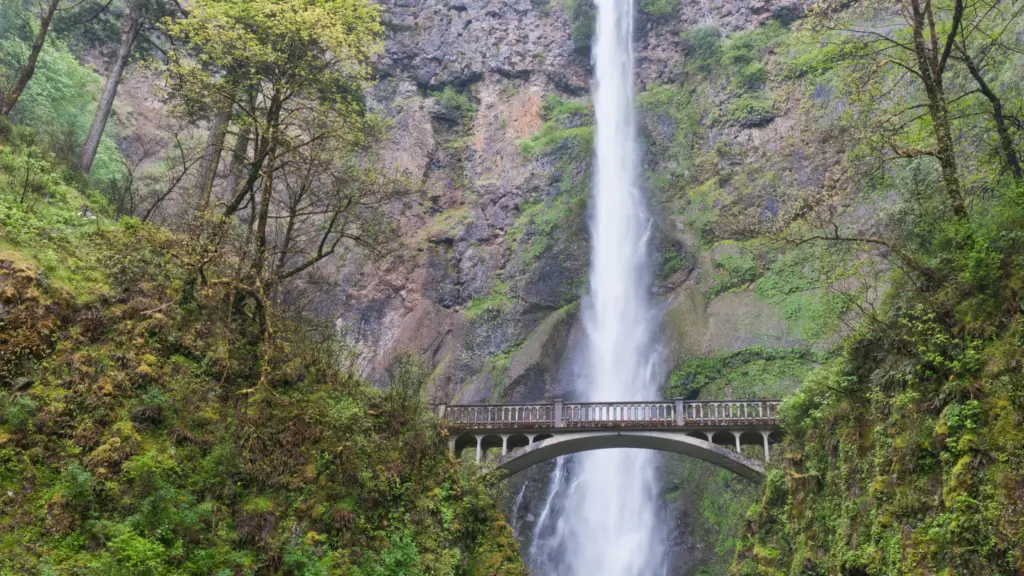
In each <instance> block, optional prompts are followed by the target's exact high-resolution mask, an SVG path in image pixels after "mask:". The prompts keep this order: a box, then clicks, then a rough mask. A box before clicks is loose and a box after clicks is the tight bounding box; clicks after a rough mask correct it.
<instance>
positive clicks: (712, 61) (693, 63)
mask: <svg viewBox="0 0 1024 576" xmlns="http://www.w3.org/2000/svg"><path fill="white" fill-rule="evenodd" d="M682 37H683V50H684V51H685V52H686V70H687V71H688V72H691V73H695V74H710V73H711V72H712V71H713V70H714V68H715V66H716V65H717V64H718V59H719V57H720V56H721V53H722V34H721V32H719V31H718V29H717V28H693V29H691V30H687V31H685V32H683V34H682Z"/></svg>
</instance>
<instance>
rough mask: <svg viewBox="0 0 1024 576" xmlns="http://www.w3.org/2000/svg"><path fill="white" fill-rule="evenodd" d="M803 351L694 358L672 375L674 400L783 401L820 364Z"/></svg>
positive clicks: (750, 351) (749, 350) (755, 350)
mask: <svg viewBox="0 0 1024 576" xmlns="http://www.w3.org/2000/svg"><path fill="white" fill-rule="evenodd" d="M817 360H818V358H817V356H816V355H815V354H813V353H811V352H809V351H807V350H805V349H801V348H793V349H790V348H763V347H754V348H744V349H741V350H737V351H735V352H726V353H723V354H720V355H718V356H713V357H710V358H691V359H689V360H686V361H685V362H683V363H682V364H681V365H679V366H677V367H676V368H675V369H674V370H673V371H672V374H671V375H670V376H669V383H668V387H667V388H666V395H667V396H668V397H670V398H675V397H684V398H697V397H703V398H769V399H773V398H781V397H782V395H783V394H786V393H788V392H790V391H792V390H794V389H795V388H796V386H797V385H798V384H799V382H800V381H801V380H802V378H803V376H804V375H806V374H807V373H808V371H809V370H810V369H811V367H812V366H813V365H814V364H815V363H816V362H817Z"/></svg>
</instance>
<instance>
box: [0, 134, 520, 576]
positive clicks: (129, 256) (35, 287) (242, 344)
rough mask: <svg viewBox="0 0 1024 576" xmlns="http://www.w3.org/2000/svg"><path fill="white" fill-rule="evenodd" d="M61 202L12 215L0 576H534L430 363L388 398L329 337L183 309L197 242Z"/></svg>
mask: <svg viewBox="0 0 1024 576" xmlns="http://www.w3.org/2000/svg"><path fill="white" fill-rule="evenodd" d="M21 152H22V151H21V150H19V149H14V148H12V147H5V148H3V149H2V150H0V154H10V155H13V156H15V157H16V156H18V155H19V154H21ZM49 173H51V174H52V173H54V168H53V166H50V167H49ZM0 176H3V173H2V172H0ZM53 178H54V181H57V180H59V177H58V176H56V175H55V176H53ZM0 183H2V184H3V187H2V188H0V193H3V194H10V193H11V192H10V191H9V190H7V189H6V186H7V184H6V183H7V179H6V178H5V177H0ZM56 187H57V188H60V189H61V190H60V191H61V192H62V193H63V195H62V196H61V195H57V194H53V195H52V196H51V197H50V198H51V199H50V201H49V202H48V203H46V204H42V203H40V205H39V208H40V209H39V210H34V209H32V208H31V207H30V206H28V205H27V204H26V205H24V206H23V205H22V204H19V203H18V202H16V201H10V200H9V199H8V198H6V197H5V198H4V199H3V201H2V202H0V207H2V208H3V210H4V211H0V225H2V228H0V241H2V242H3V243H4V245H5V247H6V248H7V249H6V250H5V251H3V252H2V253H0V286H3V291H2V293H0V298H2V302H3V306H4V308H3V309H4V317H3V319H2V320H0V330H2V331H0V494H4V495H5V497H6V498H13V499H14V502H15V504H13V505H11V506H4V507H2V508H0V573H3V574H36V573H41V574H46V573H59V574H65V573H71V574H114V575H119V574H125V575H127V574H133V575H134V574H140V575H147V574H152V575H165V574H181V575H184V574H196V575H199V574H203V575H205V574H256V573H272V572H287V573H292V574H310V575H312V574H388V575H391V574H402V575H406V576H413V575H427V574H438V575H441V574H444V575H449V576H485V575H487V576H489V575H496V576H497V575H502V576H522V575H523V574H524V571H523V569H522V567H521V564H520V562H519V559H518V556H517V554H516V551H515V549H516V547H515V542H514V541H513V540H512V539H511V534H510V531H509V529H508V527H507V526H506V525H505V523H504V522H503V520H502V519H501V516H500V514H499V513H498V511H497V509H496V507H495V505H494V503H493V501H492V500H491V497H490V495H489V494H488V493H487V491H486V489H485V487H484V486H483V484H482V481H481V480H480V479H479V478H477V477H475V476H474V475H473V473H472V472H471V471H469V470H464V469H462V468H460V466H459V465H458V463H456V462H454V461H453V460H452V459H451V458H450V456H449V455H448V453H447V447H446V443H447V441H446V438H447V436H446V434H445V432H444V430H442V429H441V428H439V427H438V425H437V423H436V422H435V421H434V419H433V417H432V415H431V414H430V411H429V410H428V409H427V408H426V404H425V401H424V399H423V397H422V391H423V385H424V382H425V380H426V378H427V377H428V375H429V373H430V371H429V369H427V367H426V366H425V365H424V363H423V361H422V360H420V359H418V358H415V357H411V356H408V355H402V356H400V357H398V358H396V359H395V361H394V362H393V363H392V365H391V366H390V367H389V370H388V377H389V379H390V380H391V385H390V386H388V387H387V389H386V390H384V391H381V390H378V389H376V388H373V387H371V386H369V385H367V384H365V383H363V382H361V381H359V380H358V379H357V378H356V377H354V376H353V375H351V374H348V373H346V372H344V371H342V370H340V369H339V368H338V365H339V362H338V358H339V356H340V355H343V354H347V353H348V352H347V351H346V350H345V348H344V347H343V346H342V345H341V343H340V342H338V341H336V340H335V339H334V338H333V337H332V333H333V329H332V328H331V327H330V326H329V325H320V324H318V323H317V321H316V320H314V319H308V318H301V317H298V318H296V317H291V318H290V317H289V314H292V312H291V311H288V310H286V309H285V310H270V311H265V312H267V315H266V316H264V317H263V318H262V321H263V322H268V323H269V324H270V325H271V326H272V327H273V337H272V338H269V339H264V340H262V341H261V338H259V337H254V336H257V335H258V331H257V330H258V327H259V324H260V321H261V320H260V317H259V316H258V314H257V310H256V309H255V307H254V306H252V305H251V304H250V303H249V302H248V301H245V300H244V299H239V298H238V294H237V293H234V292H233V290H232V289H231V288H230V287H226V286H223V287H222V286H217V285H213V284H210V285H206V286H203V287H201V288H200V289H198V290H196V291H195V293H194V294H195V295H194V298H193V299H192V300H191V301H189V302H188V303H187V304H181V303H180V302H181V301H180V295H181V291H182V288H183V286H185V284H186V281H187V279H188V277H189V274H188V273H187V271H186V269H185V268H184V267H183V264H182V263H183V262H185V261H187V256H188V252H187V250H185V249H183V248H185V247H187V245H188V239H186V238H183V237H180V236H175V235H173V234H171V233H169V232H167V231H165V230H160V229H158V228H155V227H153V226H151V225H144V224H140V223H139V222H137V221H134V220H123V221H120V222H111V221H108V220H105V219H104V218H102V217H99V218H95V219H90V218H85V217H81V216H78V215H77V214H78V206H79V205H80V204H79V201H80V200H82V195H81V193H79V192H78V191H76V190H74V189H73V188H71V187H68V186H66V185H64V184H59V185H56ZM44 207H45V210H43V209H42V208H44ZM59 218H67V221H66V222H65V223H60V224H55V223H56V222H60V220H58V219H59ZM33 234H38V236H36V237H35V238H33V236H32V235H33ZM33 240H35V241H36V242H32V241H33ZM50 252H52V253H53V254H55V255H56V257H57V258H58V259H62V260H63V263H62V266H63V270H64V277H65V279H66V281H64V282H57V281H55V279H51V278H50V276H49V274H48V273H47V272H45V270H46V268H45V267H44V266H43V263H42V262H41V261H40V258H42V257H45V256H46V254H48V253H50ZM37 256H39V258H37ZM211 272H213V270H211ZM280 312H287V314H281V313H280Z"/></svg>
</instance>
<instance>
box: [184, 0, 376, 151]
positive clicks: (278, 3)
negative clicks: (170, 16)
mask: <svg viewBox="0 0 1024 576" xmlns="http://www.w3.org/2000/svg"><path fill="white" fill-rule="evenodd" d="M167 33H168V34H169V35H170V36H171V38H173V39H174V40H176V41H177V44H176V48H175V50H174V51H172V52H171V53H170V54H169V57H168V59H169V64H168V67H167V71H168V80H169V83H170V90H171V94H172V96H173V97H174V98H175V99H176V100H177V101H178V102H180V103H181V104H182V105H183V107H184V109H185V110H186V111H187V112H189V113H190V114H203V113H209V112H210V108H211V106H216V105H217V103H218V101H234V100H235V99H236V97H237V95H239V94H243V93H245V92H261V91H262V92H264V93H268V94H273V96H271V97H269V100H270V101H268V103H267V104H266V111H265V113H263V114H262V118H261V119H260V120H261V121H262V122H264V123H265V124H267V125H268V126H261V127H260V131H267V130H268V129H269V130H277V129H278V127H277V126H276V123H278V122H280V115H281V110H289V109H292V108H294V107H295V106H297V104H295V103H293V101H299V102H301V101H303V100H310V101H313V102H317V103H318V104H319V105H322V106H325V107H329V108H330V109H331V110H332V111H333V112H334V113H335V114H337V115H339V116H341V117H343V118H344V121H345V122H346V123H350V124H356V123H357V120H358V118H359V117H360V116H361V113H362V94H361V90H362V88H364V87H365V86H366V82H367V81H368V79H369V78H370V75H371V70H370V58H372V57H373V55H375V54H376V53H377V52H379V51H380V49H381V34H382V33H383V28H382V27H381V23H380V8H379V7H377V6H376V5H374V4H371V3H369V2H365V1H363V0H273V1H269V0H258V1H252V0H197V1H196V2H194V3H193V4H192V5H191V6H190V7H189V14H188V17H187V18H181V19H178V20H175V21H173V22H170V23H169V24H167ZM278 107H282V108H281V109H278ZM275 110H276V111H275ZM271 125H273V126H271ZM357 132H358V131H354V133H353V136H355V135H356V133H357Z"/></svg>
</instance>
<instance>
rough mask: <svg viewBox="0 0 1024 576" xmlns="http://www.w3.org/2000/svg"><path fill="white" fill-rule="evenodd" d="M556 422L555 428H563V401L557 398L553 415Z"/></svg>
mask: <svg viewBox="0 0 1024 576" xmlns="http://www.w3.org/2000/svg"><path fill="white" fill-rule="evenodd" d="M553 416H554V418H553V419H554V421H555V428H561V427H562V399H561V398H555V413H554V414H553Z"/></svg>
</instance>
